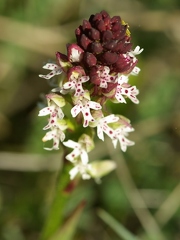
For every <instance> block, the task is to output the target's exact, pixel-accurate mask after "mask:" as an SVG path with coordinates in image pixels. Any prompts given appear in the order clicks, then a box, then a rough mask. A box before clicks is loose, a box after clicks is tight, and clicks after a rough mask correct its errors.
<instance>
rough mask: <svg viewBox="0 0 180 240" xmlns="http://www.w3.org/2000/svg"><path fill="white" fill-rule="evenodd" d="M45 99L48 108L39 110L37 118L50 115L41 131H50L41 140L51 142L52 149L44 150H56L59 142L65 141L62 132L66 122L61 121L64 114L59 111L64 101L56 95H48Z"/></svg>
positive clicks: (65, 127)
mask: <svg viewBox="0 0 180 240" xmlns="http://www.w3.org/2000/svg"><path fill="white" fill-rule="evenodd" d="M46 97H47V100H48V107H45V108H43V109H41V110H40V111H39V114H38V116H46V115H50V118H49V121H48V124H47V125H46V126H45V127H44V128H43V130H47V129H51V131H49V132H47V133H46V135H45V136H44V137H43V139H42V140H43V142H46V141H48V140H53V147H52V148H45V149H46V150H52V149H54V150H58V149H59V142H60V141H61V142H62V141H64V139H65V134H64V132H63V131H64V130H66V129H67V124H66V121H65V120H63V118H64V113H63V111H62V109H61V107H63V106H64V105H65V100H64V98H63V97H61V96H59V95H57V94H49V95H47V96H46Z"/></svg>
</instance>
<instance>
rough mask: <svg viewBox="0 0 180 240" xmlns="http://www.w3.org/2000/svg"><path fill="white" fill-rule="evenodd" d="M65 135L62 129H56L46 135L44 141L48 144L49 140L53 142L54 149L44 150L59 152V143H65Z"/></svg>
mask: <svg viewBox="0 0 180 240" xmlns="http://www.w3.org/2000/svg"><path fill="white" fill-rule="evenodd" d="M64 139H65V134H64V133H63V131H62V130H61V129H60V128H54V129H53V130H51V131H49V132H47V133H46V135H45V136H44V137H43V139H42V141H43V142H46V141H49V140H53V146H52V148H44V149H46V150H53V149H54V150H58V149H59V141H61V142H62V141H64Z"/></svg>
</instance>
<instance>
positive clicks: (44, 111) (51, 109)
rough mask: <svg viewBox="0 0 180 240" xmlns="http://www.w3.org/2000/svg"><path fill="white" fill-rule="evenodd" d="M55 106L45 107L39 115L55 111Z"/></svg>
mask: <svg viewBox="0 0 180 240" xmlns="http://www.w3.org/2000/svg"><path fill="white" fill-rule="evenodd" d="M54 108H55V107H54V106H50V107H45V108H43V109H41V110H40V111H39V114H38V116H40V117H41V116H46V115H48V114H51V113H52V112H53V111H54Z"/></svg>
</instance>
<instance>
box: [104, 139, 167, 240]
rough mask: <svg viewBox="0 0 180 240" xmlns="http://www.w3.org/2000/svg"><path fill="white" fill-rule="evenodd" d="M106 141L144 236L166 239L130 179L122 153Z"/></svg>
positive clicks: (152, 238) (158, 239) (160, 239)
mask: <svg viewBox="0 0 180 240" xmlns="http://www.w3.org/2000/svg"><path fill="white" fill-rule="evenodd" d="M106 143H107V144H106V145H107V148H108V152H109V156H110V158H111V159H113V160H115V161H116V164H117V176H118V178H119V180H120V182H121V184H122V186H123V188H124V191H125V193H126V196H127V198H128V200H129V202H130V203H131V205H132V207H133V209H134V212H135V214H136V216H137V217H138V219H139V221H140V222H141V225H142V227H143V228H144V230H145V233H146V236H147V237H148V239H151V240H154V239H157V240H166V237H165V235H164V234H163V231H161V228H160V227H159V225H158V223H157V222H156V219H155V218H154V217H153V215H152V214H151V213H150V211H149V210H148V208H147V206H146V203H145V202H144V200H143V198H142V197H141V194H140V192H139V190H138V189H137V187H136V185H135V183H134V181H133V179H132V176H131V173H130V171H129V168H128V166H127V164H126V162H125V159H124V157H123V155H122V154H121V152H120V151H119V152H117V150H114V149H113V150H112V148H111V147H110V146H111V144H110V143H109V142H108V141H107V142H106Z"/></svg>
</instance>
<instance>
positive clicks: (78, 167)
mask: <svg viewBox="0 0 180 240" xmlns="http://www.w3.org/2000/svg"><path fill="white" fill-rule="evenodd" d="M90 171H91V165H90V164H83V163H81V162H79V163H77V164H75V167H73V168H72V169H71V170H70V172H69V174H70V179H71V180H73V179H74V178H75V177H76V175H77V174H78V173H80V175H81V176H82V179H84V180H87V179H90V178H91V175H90V174H89V173H88V172H90Z"/></svg>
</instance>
